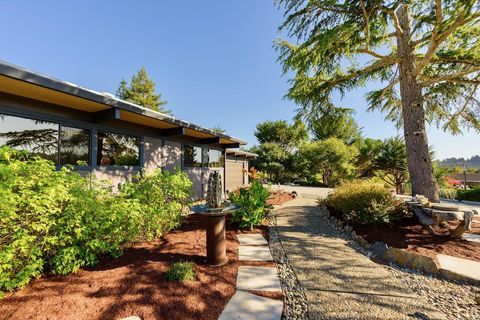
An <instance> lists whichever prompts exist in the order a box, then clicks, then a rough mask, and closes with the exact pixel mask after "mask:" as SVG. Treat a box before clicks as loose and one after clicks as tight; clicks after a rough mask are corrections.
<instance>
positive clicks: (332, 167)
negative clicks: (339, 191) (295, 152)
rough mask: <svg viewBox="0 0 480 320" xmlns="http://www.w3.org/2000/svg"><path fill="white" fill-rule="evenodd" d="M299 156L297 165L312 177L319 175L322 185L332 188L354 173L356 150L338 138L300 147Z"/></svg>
mask: <svg viewBox="0 0 480 320" xmlns="http://www.w3.org/2000/svg"><path fill="white" fill-rule="evenodd" d="M299 155H300V162H299V165H301V166H303V167H304V168H305V169H307V170H308V172H310V174H312V175H314V174H320V175H321V177H322V182H323V184H324V185H326V186H328V187H333V186H335V185H336V184H338V183H339V182H340V181H341V179H344V178H349V177H351V176H352V175H353V174H354V173H355V159H356V158H357V156H358V149H357V148H356V147H355V146H348V145H346V144H345V143H344V142H343V141H342V140H340V139H338V138H328V139H326V140H322V141H313V142H310V143H306V144H304V145H302V146H301V148H300V151H299Z"/></svg>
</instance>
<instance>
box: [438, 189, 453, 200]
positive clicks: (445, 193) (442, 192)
mask: <svg viewBox="0 0 480 320" xmlns="http://www.w3.org/2000/svg"><path fill="white" fill-rule="evenodd" d="M438 191H439V192H438V194H439V196H440V198H445V199H456V198H457V189H455V188H448V187H440V188H439V189H438Z"/></svg>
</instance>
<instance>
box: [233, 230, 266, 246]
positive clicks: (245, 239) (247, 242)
mask: <svg viewBox="0 0 480 320" xmlns="http://www.w3.org/2000/svg"><path fill="white" fill-rule="evenodd" d="M237 238H238V242H239V243H240V245H241V246H267V245H268V242H267V240H265V238H264V237H263V236H262V235H261V234H259V233H252V234H248V233H247V234H237Z"/></svg>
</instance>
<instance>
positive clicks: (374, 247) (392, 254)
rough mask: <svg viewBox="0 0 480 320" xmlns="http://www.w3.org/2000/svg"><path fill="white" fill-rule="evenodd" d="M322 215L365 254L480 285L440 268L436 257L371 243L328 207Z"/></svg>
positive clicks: (470, 279)
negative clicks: (331, 212) (334, 214)
mask: <svg viewBox="0 0 480 320" xmlns="http://www.w3.org/2000/svg"><path fill="white" fill-rule="evenodd" d="M321 214H322V215H326V216H327V218H328V219H329V220H330V221H331V222H332V224H333V225H334V227H337V228H338V229H340V230H342V231H343V232H344V233H345V234H346V236H347V237H348V238H350V239H351V240H353V241H355V242H356V243H357V244H358V245H359V246H360V247H361V248H362V249H363V250H361V251H362V252H363V253H364V254H366V255H367V256H369V257H370V258H376V259H381V260H384V261H387V262H389V263H394V264H397V265H400V266H403V267H407V268H411V269H414V270H418V271H421V272H425V273H428V274H433V275H437V276H439V277H443V278H445V279H448V280H452V281H461V282H465V283H469V284H473V285H477V286H478V285H480V283H479V282H478V281H476V280H474V279H472V278H469V277H465V276H462V275H460V274H456V273H452V272H445V270H442V269H440V264H439V263H438V261H437V259H436V258H432V257H429V256H425V255H422V254H419V253H416V252H412V251H407V250H404V249H399V248H393V247H391V248H389V247H388V246H387V245H386V244H385V243H383V242H381V241H378V242H375V243H373V244H369V243H368V241H367V240H365V239H364V238H363V237H362V236H359V235H357V234H356V233H355V230H353V227H352V226H350V225H349V224H348V223H346V222H345V221H343V220H341V219H338V218H336V217H335V216H333V215H331V214H330V211H329V210H328V208H327V207H325V206H323V210H321Z"/></svg>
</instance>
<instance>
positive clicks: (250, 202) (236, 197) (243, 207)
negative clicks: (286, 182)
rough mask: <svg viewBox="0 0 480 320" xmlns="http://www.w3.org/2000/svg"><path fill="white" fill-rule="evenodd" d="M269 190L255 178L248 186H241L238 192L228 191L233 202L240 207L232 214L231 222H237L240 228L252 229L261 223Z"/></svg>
mask: <svg viewBox="0 0 480 320" xmlns="http://www.w3.org/2000/svg"><path fill="white" fill-rule="evenodd" d="M269 196H270V192H269V191H268V190H267V189H266V188H265V187H264V186H263V185H262V184H261V183H260V182H259V181H257V180H253V182H252V184H251V186H250V187H249V188H241V189H240V190H239V191H238V193H235V192H232V193H230V199H231V201H232V202H233V203H235V204H237V205H239V206H240V209H239V210H237V211H236V212H234V213H233V214H232V222H234V223H239V225H240V228H248V229H253V228H254V227H258V226H260V225H261V224H262V221H263V219H264V218H265V210H266V209H268V208H269V207H271V206H270V205H267V199H268V197H269Z"/></svg>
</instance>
